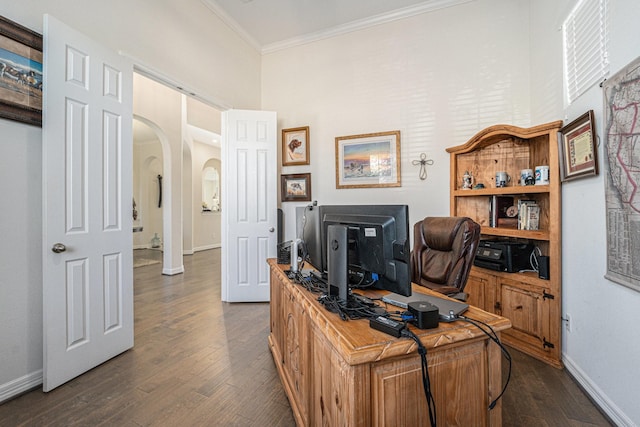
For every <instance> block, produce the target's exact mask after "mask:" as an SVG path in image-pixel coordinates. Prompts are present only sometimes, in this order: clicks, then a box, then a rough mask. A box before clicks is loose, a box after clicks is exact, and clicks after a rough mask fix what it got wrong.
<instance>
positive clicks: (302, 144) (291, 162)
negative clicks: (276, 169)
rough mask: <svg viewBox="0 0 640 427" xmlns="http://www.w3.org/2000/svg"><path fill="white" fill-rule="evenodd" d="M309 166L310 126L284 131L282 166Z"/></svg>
mask: <svg viewBox="0 0 640 427" xmlns="http://www.w3.org/2000/svg"><path fill="white" fill-rule="evenodd" d="M308 164H309V126H304V127H299V128H291V129H282V166H295V165H308Z"/></svg>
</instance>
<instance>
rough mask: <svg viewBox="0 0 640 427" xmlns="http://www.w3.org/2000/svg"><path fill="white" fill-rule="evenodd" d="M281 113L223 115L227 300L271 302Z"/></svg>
mask: <svg viewBox="0 0 640 427" xmlns="http://www.w3.org/2000/svg"><path fill="white" fill-rule="evenodd" d="M276 127H277V123H276V113H274V112H268V111H246V110H229V111H226V112H224V113H223V114H222V139H223V141H222V165H223V168H224V169H226V171H225V172H224V179H223V192H222V200H223V209H222V289H221V294H222V300H223V301H229V302H250V301H269V268H268V266H267V258H270V257H275V256H276V244H277V233H276V227H277V197H278V194H277V184H276V174H277V169H276V166H277V165H276V157H277V148H278V145H277V143H278V141H277V133H276Z"/></svg>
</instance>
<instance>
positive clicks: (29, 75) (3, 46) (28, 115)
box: [0, 16, 43, 126]
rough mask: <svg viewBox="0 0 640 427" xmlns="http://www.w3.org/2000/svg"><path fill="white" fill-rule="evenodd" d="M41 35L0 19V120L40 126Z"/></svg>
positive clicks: (0, 17)
mask: <svg viewBox="0 0 640 427" xmlns="http://www.w3.org/2000/svg"><path fill="white" fill-rule="evenodd" d="M42 77H43V74H42V36H41V35H40V34H38V33H35V32H33V31H31V30H30V29H28V28H26V27H23V26H21V25H18V24H16V23H15V22H13V21H10V20H8V19H6V18H4V17H2V16H0V117H2V118H5V119H9V120H16V121H19V122H23V123H27V124H30V125H36V126H42Z"/></svg>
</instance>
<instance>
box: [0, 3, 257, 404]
mask: <svg viewBox="0 0 640 427" xmlns="http://www.w3.org/2000/svg"><path fill="white" fill-rule="evenodd" d="M45 12H47V13H51V14H52V15H54V16H55V17H57V18H58V19H60V20H62V21H63V22H65V23H66V24H68V25H70V26H72V27H74V28H76V29H78V30H79V31H81V32H83V33H85V34H87V35H89V36H90V37H92V38H93V39H95V40H97V41H99V42H101V43H102V44H104V45H106V46H108V47H110V48H111V49H113V50H115V51H123V52H125V53H127V54H129V56H131V57H133V58H135V60H134V63H136V64H138V65H143V66H144V67H145V68H152V69H154V70H157V71H159V72H160V73H161V74H163V75H164V76H168V77H170V78H171V79H173V80H176V81H177V82H183V83H185V84H184V86H185V87H187V88H195V89H196V90H195V92H196V93H197V94H198V95H200V96H202V97H205V98H207V99H210V100H212V101H215V102H217V103H220V104H227V105H231V106H234V107H236V108H247V109H251V108H259V107H260V84H261V82H260V60H261V59H260V55H259V53H258V52H256V51H254V50H253V49H252V48H250V47H249V46H248V45H247V44H246V43H245V42H244V41H243V40H242V39H241V38H240V37H238V36H236V35H235V34H233V33H232V32H231V30H229V28H228V27H227V26H226V25H224V24H222V23H221V22H220V21H219V20H218V19H217V18H216V17H215V16H214V15H213V14H212V13H211V12H210V11H209V10H208V9H207V8H206V7H205V6H203V4H202V3H201V2H199V1H194V2H184V3H183V4H181V6H180V8H179V9H175V10H174V9H173V8H171V6H169V5H167V4H166V3H164V2H154V1H142V2H129V1H126V0H114V1H109V2H98V1H86V2H82V3H79V2H77V1H74V0H57V1H55V2H53V1H47V0H32V1H28V2H3V4H2V10H1V11H0V13H2V15H3V16H4V17H6V18H8V19H11V20H14V21H16V22H18V23H19V24H21V25H24V26H26V27H29V28H31V29H33V30H35V31H38V32H42V20H43V13H45ZM114 26H115V28H114ZM187 83H188V84H187ZM0 135H1V140H2V144H0V177H2V180H0V196H1V197H2V207H3V209H2V213H1V214H0V215H1V216H0V231H1V234H0V238H1V239H2V245H0V260H1V261H0V273H2V274H0V280H1V283H0V342H2V345H0V360H1V363H0V401H2V400H5V399H6V398H9V397H11V396H13V395H15V394H16V393H20V392H21V391H24V390H26V389H28V388H31V387H33V386H34V385H37V384H38V382H39V381H41V380H42V372H41V370H42V261H41V259H42V250H43V249H42V218H41V216H42V176H41V170H42V133H41V129H40V128H37V127H33V126H27V125H23V124H20V123H16V122H11V121H8V120H4V119H0Z"/></svg>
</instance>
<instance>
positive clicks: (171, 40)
mask: <svg viewBox="0 0 640 427" xmlns="http://www.w3.org/2000/svg"><path fill="white" fill-rule="evenodd" d="M45 13H48V14H51V15H53V16H55V17H56V18H58V19H59V20H61V21H62V22H64V23H65V24H67V25H70V26H72V27H73V28H75V29H76V30H78V31H80V32H82V33H84V34H86V35H88V36H89V37H91V38H93V39H95V40H99V41H100V42H101V43H103V44H104V45H105V46H106V47H109V48H111V49H113V50H114V51H116V52H122V53H123V54H125V55H127V56H129V57H132V58H134V62H135V63H136V64H137V65H139V66H143V67H144V68H151V69H153V70H155V71H158V72H160V73H161V74H162V75H163V76H166V77H168V78H170V79H172V80H175V81H176V82H177V83H180V84H181V85H182V86H183V87H185V88H187V89H190V90H193V91H194V92H195V93H196V94H197V95H199V96H201V97H203V98H205V99H208V100H215V101H216V102H218V103H220V104H221V105H228V106H234V107H236V108H259V107H260V98H259V93H260V54H259V53H258V52H256V51H255V50H254V49H253V48H252V47H251V46H250V45H248V44H247V43H246V42H244V41H243V40H242V39H241V38H240V37H238V36H237V35H236V34H235V33H233V31H232V30H231V29H230V28H229V27H228V26H227V25H226V24H224V23H223V22H222V21H220V19H219V18H218V17H217V16H216V15H215V14H214V13H213V12H211V11H210V10H209V9H208V8H207V7H206V6H205V5H204V4H203V3H202V2H200V1H186V2H180V6H179V7H178V3H176V2H171V3H167V2H161V1H129V0H110V1H97V0H87V1H83V2H78V1H75V0H56V1H51V0H30V1H28V2H3V4H2V15H3V16H5V17H6V18H9V19H11V20H13V21H16V22H18V23H20V24H21V25H24V26H26V27H28V28H31V29H32V30H35V31H37V32H39V33H42V16H43V14H45Z"/></svg>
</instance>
